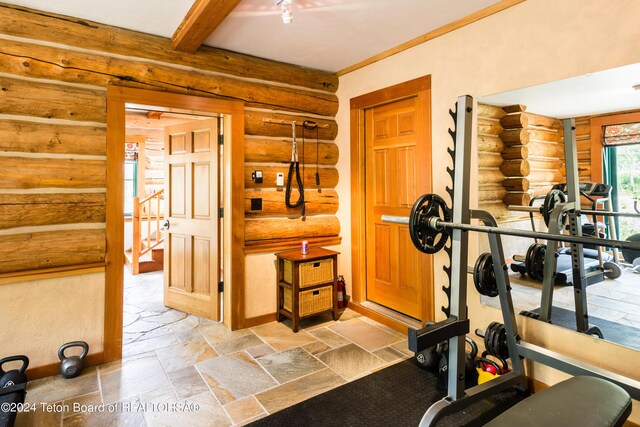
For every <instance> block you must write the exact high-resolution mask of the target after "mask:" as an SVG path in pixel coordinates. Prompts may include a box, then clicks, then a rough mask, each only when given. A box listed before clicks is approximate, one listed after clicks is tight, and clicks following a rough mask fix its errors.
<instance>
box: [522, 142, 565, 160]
mask: <svg viewBox="0 0 640 427" xmlns="http://www.w3.org/2000/svg"><path fill="white" fill-rule="evenodd" d="M527 147H528V148H529V157H548V158H552V159H560V158H564V150H563V148H562V145H559V144H550V143H544V142H531V143H529V145H527Z"/></svg>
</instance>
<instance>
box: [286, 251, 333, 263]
mask: <svg viewBox="0 0 640 427" xmlns="http://www.w3.org/2000/svg"><path fill="white" fill-rule="evenodd" d="M339 253H340V252H336V251H331V250H329V249H324V248H309V253H308V254H306V255H304V254H303V253H302V252H300V249H296V250H293V251H285V252H278V253H276V256H277V257H278V258H282V259H286V260H289V261H313V260H314V259H320V258H327V257H330V256H334V255H338V254H339Z"/></svg>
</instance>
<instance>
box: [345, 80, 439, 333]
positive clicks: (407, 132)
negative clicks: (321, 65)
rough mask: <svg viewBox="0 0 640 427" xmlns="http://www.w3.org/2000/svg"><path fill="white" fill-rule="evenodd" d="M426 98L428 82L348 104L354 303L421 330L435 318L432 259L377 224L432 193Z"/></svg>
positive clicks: (404, 229) (402, 229)
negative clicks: (418, 325)
mask: <svg viewBox="0 0 640 427" xmlns="http://www.w3.org/2000/svg"><path fill="white" fill-rule="evenodd" d="M430 96H431V94H430V78H429V76H427V77H423V78H419V79H415V80H412V81H409V82H406V83H402V84H400V85H396V86H392V87H390V88H386V89H382V90H380V91H376V92H372V93H370V94H366V95H363V96H360V97H358V98H354V99H352V100H351V129H352V137H351V158H352V163H351V179H352V242H353V243H352V244H353V246H354V247H353V256H352V262H353V266H354V267H353V275H354V277H353V285H354V289H353V296H354V298H353V299H354V300H355V302H356V303H359V304H361V305H363V306H365V307H366V308H369V309H372V310H374V311H378V312H380V313H384V314H386V315H391V317H397V318H398V319H401V320H402V319H406V320H409V321H411V320H413V321H419V322H424V321H427V320H432V319H433V317H434V310H433V273H432V269H433V267H432V265H433V259H432V256H430V255H426V254H423V253H421V252H419V251H417V250H416V249H415V248H414V246H413V244H412V242H411V238H410V236H409V230H408V226H406V225H398V224H389V223H385V222H383V221H382V220H381V217H382V215H383V214H389V215H400V216H408V215H409V214H410V211H411V207H412V205H413V203H414V201H415V200H416V199H417V198H418V197H419V196H420V195H421V194H424V193H428V192H430V191H431V112H430ZM396 315H398V316H396Z"/></svg>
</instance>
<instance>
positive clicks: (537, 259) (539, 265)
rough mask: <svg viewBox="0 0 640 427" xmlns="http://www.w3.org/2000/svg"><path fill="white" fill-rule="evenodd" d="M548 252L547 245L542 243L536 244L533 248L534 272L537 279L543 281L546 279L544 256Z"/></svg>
mask: <svg viewBox="0 0 640 427" xmlns="http://www.w3.org/2000/svg"><path fill="white" fill-rule="evenodd" d="M546 254H547V245H543V244H541V243H538V244H536V247H535V248H534V250H533V273H534V275H535V277H534V278H535V280H538V281H542V280H543V279H544V258H545V256H546Z"/></svg>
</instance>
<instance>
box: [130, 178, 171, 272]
mask: <svg viewBox="0 0 640 427" xmlns="http://www.w3.org/2000/svg"><path fill="white" fill-rule="evenodd" d="M163 193H164V189H162V190H160V191H157V192H155V193H153V194H151V195H149V196H148V197H145V198H144V199H142V200H140V198H139V197H134V198H133V245H132V248H131V252H132V254H131V261H132V263H133V264H134V265H138V263H139V262H140V257H142V256H143V255H144V254H146V253H148V252H150V251H152V250H153V249H155V248H157V247H158V246H160V245H161V244H162V243H164V235H163V233H162V228H161V225H160V220H161V219H162V218H164V216H161V214H160V199H161V197H160V196H162V194H163ZM154 199H155V200H156V203H155V207H156V212H155V214H154V213H152V211H151V206H152V203H153V200H154ZM143 221H146V223H147V235H146V237H145V238H144V239H143V238H142V222H143ZM152 223H155V228H152V227H151V224H152ZM152 231H153V232H155V233H156V238H155V242H154V243H153V244H152V243H151V242H152V239H151V236H152ZM136 270H137V269H136Z"/></svg>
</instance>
